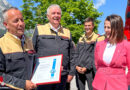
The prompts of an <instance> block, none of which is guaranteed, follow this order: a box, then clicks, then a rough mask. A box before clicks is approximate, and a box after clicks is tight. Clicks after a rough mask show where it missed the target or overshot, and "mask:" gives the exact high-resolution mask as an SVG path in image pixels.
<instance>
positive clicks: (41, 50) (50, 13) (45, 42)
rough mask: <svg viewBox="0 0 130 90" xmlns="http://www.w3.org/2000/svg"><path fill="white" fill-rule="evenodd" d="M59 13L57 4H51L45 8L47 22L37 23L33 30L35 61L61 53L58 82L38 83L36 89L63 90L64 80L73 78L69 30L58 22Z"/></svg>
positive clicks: (72, 50)
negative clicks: (59, 78) (60, 70)
mask: <svg viewBox="0 0 130 90" xmlns="http://www.w3.org/2000/svg"><path fill="white" fill-rule="evenodd" d="M61 13H62V12H61V8H60V6H59V5H57V4H53V5H51V6H49V7H48V9H47V18H48V20H49V23H47V24H45V25H38V26H37V27H36V28H35V31H34V35H33V40H32V41H33V45H34V48H35V50H36V53H37V58H38V60H37V61H39V57H43V58H44V57H48V56H49V57H53V55H55V56H58V55H59V54H60V55H61V54H62V55H63V60H62V65H61V67H62V72H61V81H60V83H57V84H48V85H40V86H38V88H37V89H38V90H52V89H53V90H65V88H66V82H70V81H71V80H72V78H73V75H74V74H75V73H74V69H75V67H74V59H73V53H74V45H73V42H72V37H71V33H70V31H69V30H68V29H66V28H63V27H62V26H61V24H60V20H61ZM48 60H50V59H48ZM53 60H54V58H53V59H52V61H53ZM40 61H42V60H40ZM52 63H53V62H52ZM40 66H43V68H46V67H45V66H48V65H40ZM52 66H53V65H52ZM59 66H60V64H59ZM36 71H37V70H36ZM46 71H47V70H46ZM54 72H55V70H54ZM38 73H39V72H38ZM44 74H46V73H44ZM43 76H44V75H43ZM38 78H39V77H38ZM40 78H42V75H40ZM43 78H45V77H43Z"/></svg>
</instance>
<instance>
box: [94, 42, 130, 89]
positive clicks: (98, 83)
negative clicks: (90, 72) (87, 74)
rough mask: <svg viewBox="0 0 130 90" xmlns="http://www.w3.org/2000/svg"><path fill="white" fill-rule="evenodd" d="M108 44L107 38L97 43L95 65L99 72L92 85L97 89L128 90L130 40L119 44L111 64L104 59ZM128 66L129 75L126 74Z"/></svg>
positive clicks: (129, 82)
mask: <svg viewBox="0 0 130 90" xmlns="http://www.w3.org/2000/svg"><path fill="white" fill-rule="evenodd" d="M106 44H107V40H104V41H101V42H98V43H97V44H96V48H95V65H96V69H97V72H96V75H95V78H94V81H93V83H92V85H93V87H94V88H95V89H96V90H128V84H129V85H130V73H129V70H130V42H128V41H126V40H123V41H122V42H121V43H118V44H117V46H116V49H115V52H114V55H113V58H112V61H111V63H110V64H109V65H108V64H106V63H105V62H104V61H103V53H104V50H105V47H106ZM108 54H109V53H108ZM126 66H128V73H127V75H126V74H125V69H126ZM127 82H128V84H127Z"/></svg>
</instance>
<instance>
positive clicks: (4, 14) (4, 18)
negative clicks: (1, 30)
mask: <svg viewBox="0 0 130 90" xmlns="http://www.w3.org/2000/svg"><path fill="white" fill-rule="evenodd" d="M11 9H14V10H19V9H18V8H16V7H10V8H7V9H5V10H3V12H2V16H3V21H4V22H5V21H7V18H8V14H7V12H8V11H9V10H11Z"/></svg>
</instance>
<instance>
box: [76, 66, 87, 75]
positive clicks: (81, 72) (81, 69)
mask: <svg viewBox="0 0 130 90" xmlns="http://www.w3.org/2000/svg"><path fill="white" fill-rule="evenodd" d="M76 70H77V71H78V72H79V73H80V74H84V73H85V72H86V71H87V68H85V67H83V68H82V67H79V66H76Z"/></svg>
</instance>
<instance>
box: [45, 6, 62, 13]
mask: <svg viewBox="0 0 130 90" xmlns="http://www.w3.org/2000/svg"><path fill="white" fill-rule="evenodd" d="M53 7H58V8H59V9H60V11H61V8H60V6H59V5H58V4H52V5H50V6H49V7H48V8H47V15H49V13H50V9H51V8H53ZM61 14H62V11H61Z"/></svg>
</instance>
